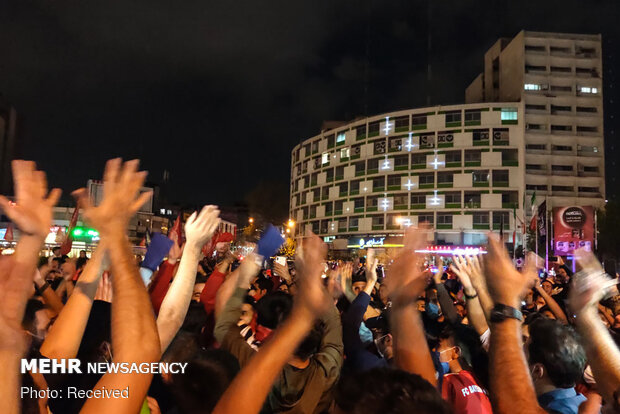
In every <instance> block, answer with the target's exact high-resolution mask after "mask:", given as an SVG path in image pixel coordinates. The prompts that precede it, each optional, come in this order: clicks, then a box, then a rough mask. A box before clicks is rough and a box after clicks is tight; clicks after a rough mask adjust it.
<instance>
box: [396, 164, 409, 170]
mask: <svg viewBox="0 0 620 414" xmlns="http://www.w3.org/2000/svg"><path fill="white" fill-rule="evenodd" d="M408 169H409V166H408V165H396V166H395V167H394V171H403V170H405V171H406V170H408Z"/></svg>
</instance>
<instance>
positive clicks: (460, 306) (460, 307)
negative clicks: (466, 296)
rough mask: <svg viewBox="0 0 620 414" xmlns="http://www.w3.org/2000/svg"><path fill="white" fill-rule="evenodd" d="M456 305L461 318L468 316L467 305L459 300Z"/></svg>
mask: <svg viewBox="0 0 620 414" xmlns="http://www.w3.org/2000/svg"><path fill="white" fill-rule="evenodd" d="M454 307H455V309H456V313H458V314H459V316H460V317H461V318H464V317H466V316H467V308H466V307H465V304H463V303H461V302H457V303H456V304H455V305H454Z"/></svg>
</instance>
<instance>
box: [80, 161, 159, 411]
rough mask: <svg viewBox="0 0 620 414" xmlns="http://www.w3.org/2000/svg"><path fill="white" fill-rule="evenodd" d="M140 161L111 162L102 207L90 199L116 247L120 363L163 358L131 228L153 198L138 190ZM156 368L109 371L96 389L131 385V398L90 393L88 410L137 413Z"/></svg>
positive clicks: (88, 211) (115, 341) (105, 239)
mask: <svg viewBox="0 0 620 414" xmlns="http://www.w3.org/2000/svg"><path fill="white" fill-rule="evenodd" d="M137 168H138V161H137V160H134V161H128V162H126V163H125V164H124V165H123V167H122V168H121V160H120V159H113V160H110V161H108V163H107V164H106V169H105V175H104V197H103V201H102V202H101V204H100V205H99V206H98V207H92V206H90V204H89V202H86V203H85V208H84V213H85V217H86V219H87V221H89V222H90V223H91V224H92V225H93V226H94V227H95V228H96V229H97V230H99V233H100V234H101V240H102V243H105V244H106V246H107V247H108V249H109V252H110V263H111V269H112V275H113V277H112V291H113V295H114V300H113V301H112V349H113V350H114V362H116V363H123V362H125V363H129V364H132V363H138V364H139V363H151V362H156V361H158V360H159V357H160V346H159V337H158V336H157V326H156V324H155V318H154V316H153V309H152V307H151V302H150V300H149V296H148V294H147V292H146V289H145V286H144V282H143V281H142V279H141V277H140V273H139V272H138V268H137V266H136V264H135V261H134V258H133V254H132V252H131V246H130V245H129V241H128V240H127V235H126V234H125V232H126V230H127V226H128V225H129V220H130V219H131V217H132V216H133V215H134V214H135V213H136V211H138V209H139V208H140V207H141V206H142V205H143V204H144V203H145V202H146V201H147V200H148V199H149V197H150V196H151V194H150V193H143V194H141V195H138V192H139V190H140V188H141V187H142V184H143V183H144V179H145V178H146V172H137ZM151 377H152V375H151V374H138V373H129V374H120V373H107V374H105V375H104V376H103V377H102V378H101V379H100V380H99V382H97V384H96V385H95V387H94V390H102V389H103V388H105V389H108V390H110V389H124V388H126V387H129V390H130V395H129V398H127V399H123V398H109V399H97V398H90V399H88V400H87V401H86V404H84V407H83V408H82V412H83V413H103V412H118V413H121V412H122V413H124V412H127V413H130V412H131V413H135V412H139V411H140V407H141V406H142V403H143V401H144V397H145V396H146V392H147V390H148V387H149V384H150V382H151Z"/></svg>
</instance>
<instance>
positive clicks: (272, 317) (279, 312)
mask: <svg viewBox="0 0 620 414" xmlns="http://www.w3.org/2000/svg"><path fill="white" fill-rule="evenodd" d="M292 306H293V298H292V297H291V295H289V294H287V293H284V292H272V293H269V294H267V295H265V296H264V297H262V298H261V299H260V300H259V301H257V302H256V307H255V309H256V314H257V315H256V323H257V324H258V325H261V326H264V327H265V328H268V329H276V328H277V327H278V325H280V323H281V322H282V321H284V320H285V319H286V318H287V317H288V314H289V312H290V311H291V308H292Z"/></svg>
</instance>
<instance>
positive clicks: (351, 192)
mask: <svg viewBox="0 0 620 414" xmlns="http://www.w3.org/2000/svg"><path fill="white" fill-rule="evenodd" d="M359 193H360V190H351V191H349V195H351V196H354V195H358V194H359Z"/></svg>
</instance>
